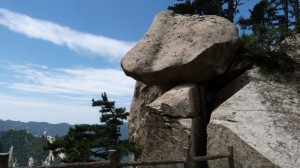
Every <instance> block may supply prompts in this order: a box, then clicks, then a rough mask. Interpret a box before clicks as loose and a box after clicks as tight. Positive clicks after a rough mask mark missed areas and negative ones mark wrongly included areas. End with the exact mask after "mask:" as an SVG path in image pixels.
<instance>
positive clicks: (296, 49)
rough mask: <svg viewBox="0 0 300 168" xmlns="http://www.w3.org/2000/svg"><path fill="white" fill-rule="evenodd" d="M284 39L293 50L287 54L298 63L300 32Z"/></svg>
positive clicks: (299, 61) (299, 58)
mask: <svg viewBox="0 0 300 168" xmlns="http://www.w3.org/2000/svg"><path fill="white" fill-rule="evenodd" d="M285 41H286V42H288V44H290V45H292V47H293V50H292V51H291V52H288V56H289V57H290V58H291V59H292V60H293V61H295V62H296V63H298V64H300V34H296V35H295V37H291V38H288V39H286V40H285Z"/></svg>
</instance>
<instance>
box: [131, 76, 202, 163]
mask: <svg viewBox="0 0 300 168" xmlns="http://www.w3.org/2000/svg"><path fill="white" fill-rule="evenodd" d="M169 89H170V88H168V87H162V86H146V85H145V84H143V83H141V82H137V84H136V88H135V95H134V98H133V101H132V104H131V109H130V116H129V135H130V140H131V141H132V142H135V143H136V145H137V147H138V148H139V149H140V150H141V155H139V156H135V158H133V160H135V159H137V160H148V161H149V160H176V159H185V158H186V156H187V153H190V154H191V155H194V153H195V152H196V151H194V149H196V148H197V147H196V146H197V141H198V137H197V136H199V135H197V133H192V132H196V131H194V129H197V128H196V125H195V122H194V120H193V119H190V118H189V119H185V118H182V119H181V118H174V117H168V116H162V115H159V114H156V113H155V112H153V111H152V110H151V108H147V107H146V105H147V104H150V103H151V102H153V101H154V100H155V99H156V98H158V97H159V96H161V95H162V94H163V93H164V92H166V91H167V90H169ZM189 146H190V150H189V151H188V147H189ZM156 167H161V168H164V167H166V166H156ZM167 167H168V166H167ZM171 167H178V168H181V167H182V168H183V167H184V166H183V165H174V166H171Z"/></svg>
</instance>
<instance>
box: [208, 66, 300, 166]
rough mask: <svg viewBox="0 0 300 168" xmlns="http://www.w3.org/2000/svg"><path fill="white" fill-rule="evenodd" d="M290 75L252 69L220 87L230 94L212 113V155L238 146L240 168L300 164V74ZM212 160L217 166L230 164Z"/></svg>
mask: <svg viewBox="0 0 300 168" xmlns="http://www.w3.org/2000/svg"><path fill="white" fill-rule="evenodd" d="M289 75H290V77H288V78H287V79H282V75H278V76H276V75H270V74H269V75H268V76H265V75H264V74H262V73H260V72H259V71H258V70H251V71H248V72H247V73H246V74H244V75H243V76H241V77H239V78H238V79H236V80H235V81H233V82H232V83H231V84H229V85H228V86H227V87H225V88H224V89H223V90H222V91H220V94H218V96H217V97H223V98H219V100H220V99H224V97H225V98H226V97H229V98H228V99H227V100H225V102H223V103H222V104H221V105H220V106H218V107H217V108H216V109H215V110H214V111H213V113H212V116H211V120H210V123H209V124H208V128H207V132H208V142H207V143H208V144H207V152H208V154H210V155H213V154H218V153H220V152H225V151H226V146H228V145H232V146H234V149H235V151H234V156H235V165H236V167H285V168H289V167H290V168H292V167H300V160H299V156H300V153H299V151H300V141H299V138H298V137H300V132H299V129H300V126H299V124H298V123H299V121H300V104H299V102H300V95H299V93H297V90H299V89H300V85H299V81H300V78H299V76H295V74H289ZM279 77H281V79H280V78H279ZM285 77H287V76H286V75H285ZM232 90H237V92H236V93H233V94H232V93H231V91H232ZM230 95H232V96H231V97H230ZM209 163H210V166H211V167H214V168H215V167H216V168H218V167H220V168H221V167H226V166H227V164H228V163H227V160H215V161H211V162H209Z"/></svg>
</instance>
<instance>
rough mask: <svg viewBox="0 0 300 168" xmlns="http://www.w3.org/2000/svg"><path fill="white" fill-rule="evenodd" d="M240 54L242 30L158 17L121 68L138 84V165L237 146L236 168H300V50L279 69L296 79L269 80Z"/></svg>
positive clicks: (223, 162) (223, 23)
mask: <svg viewBox="0 0 300 168" xmlns="http://www.w3.org/2000/svg"><path fill="white" fill-rule="evenodd" d="M293 43H294V45H295V46H300V43H299V42H297V41H293ZM238 48H239V40H238V34H237V29H236V27H235V26H234V25H233V24H232V23H230V22H229V21H228V20H226V19H224V18H221V17H218V16H198V15H194V16H190V15H175V14H173V13H172V12H170V11H168V12H162V13H159V14H158V15H157V16H156V17H155V19H154V22H153V24H152V25H151V27H150V29H149V31H148V32H147V34H146V35H145V37H144V38H143V39H141V40H140V41H139V42H138V44H137V45H136V46H135V47H133V48H132V49H131V50H130V51H129V52H128V53H127V54H126V56H125V57H124V58H123V60H122V63H121V64H122V68H123V70H124V72H125V73H126V74H127V75H128V76H131V77H133V78H134V79H136V80H137V84H136V88H135V93H134V98H133V101H132V104H131V109H130V116H129V139H130V141H132V142H135V143H136V146H137V147H138V148H139V149H140V150H141V151H140V152H141V153H139V154H137V155H135V158H133V160H139V161H151V160H178V159H185V158H186V156H187V154H189V155H191V156H200V155H218V154H222V153H224V152H226V151H227V150H226V149H227V146H233V147H234V164H235V167H237V168H249V167H251V168H252V167H284V168H294V167H300V159H299V158H300V140H299V137H300V131H299V130H300V125H299V123H300V65H299V52H298V50H299V49H298V48H296V49H297V50H296V52H295V53H288V54H289V56H290V59H287V60H282V62H280V64H282V65H287V64H289V63H291V65H292V66H293V67H294V69H295V71H294V72H290V73H286V72H278V71H277V72H278V73H277V72H276V71H273V72H272V73H270V72H267V71H264V70H263V69H261V70H259V69H257V68H253V67H252V66H253V62H252V61H253V60H252V59H250V58H241V57H236V56H237V55H236V52H237V49H238ZM245 71H246V72H245ZM274 72H276V73H274ZM207 124H208V125H207ZM208 166H209V167H212V168H223V167H228V162H227V159H219V160H214V161H209V162H208ZM153 167H164V168H171V167H172V168H173V167H178V168H179V167H180V168H181V167H182V168H183V167H184V165H174V166H172V165H169V166H153Z"/></svg>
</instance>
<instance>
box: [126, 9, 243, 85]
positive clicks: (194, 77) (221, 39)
mask: <svg viewBox="0 0 300 168" xmlns="http://www.w3.org/2000/svg"><path fill="white" fill-rule="evenodd" d="M238 47H239V45H238V32H237V28H236V27H235V25H234V24H232V23H231V22H230V21H228V20H227V19H225V18H222V17H218V16H198V15H193V16H188V15H175V14H174V13H172V12H171V11H168V12H162V13H159V14H158V15H157V16H156V17H155V19H154V21H153V23H152V25H151V27H150V29H149V31H148V32H147V33H146V35H145V36H144V37H143V38H142V39H141V40H140V41H139V42H138V43H137V44H136V46H134V47H133V48H132V49H131V50H130V51H129V52H128V53H127V54H126V55H125V57H124V58H123V60H122V63H121V65H122V68H123V70H124V72H125V74H126V75H128V76H131V77H133V78H134V79H136V80H138V81H141V82H143V83H145V84H147V85H165V84H170V83H178V82H197V83H199V82H204V81H208V80H210V79H213V78H214V77H216V76H218V75H220V74H222V73H223V72H224V71H225V70H226V69H227V67H228V65H229V64H230V63H231V62H232V60H233V57H234V56H235V54H236V52H237V49H238Z"/></svg>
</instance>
